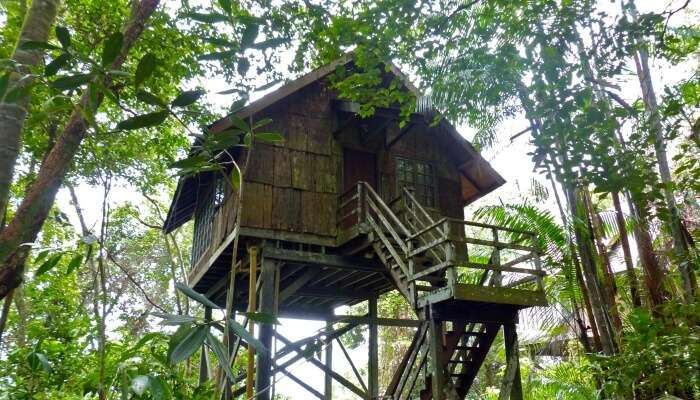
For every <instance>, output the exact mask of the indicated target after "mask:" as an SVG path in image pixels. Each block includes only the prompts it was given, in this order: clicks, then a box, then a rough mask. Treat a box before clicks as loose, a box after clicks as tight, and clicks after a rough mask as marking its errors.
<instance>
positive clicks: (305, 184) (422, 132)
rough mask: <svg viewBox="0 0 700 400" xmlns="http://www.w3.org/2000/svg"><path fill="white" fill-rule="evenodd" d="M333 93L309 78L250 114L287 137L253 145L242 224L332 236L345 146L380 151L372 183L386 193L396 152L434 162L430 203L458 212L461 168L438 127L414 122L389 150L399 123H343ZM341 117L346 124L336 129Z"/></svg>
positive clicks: (220, 223)
mask: <svg viewBox="0 0 700 400" xmlns="http://www.w3.org/2000/svg"><path fill="white" fill-rule="evenodd" d="M332 99H333V95H332V94H330V92H328V91H326V90H325V88H324V85H323V84H322V83H314V84H311V85H309V86H307V87H306V88H304V89H302V90H300V91H299V92H297V93H295V94H293V95H291V96H289V97H287V98H286V99H282V100H280V101H279V102H277V103H275V104H274V105H272V106H270V107H268V108H267V109H266V110H264V111H263V112H261V113H258V114H257V115H255V120H260V119H262V118H270V119H272V120H273V123H271V124H270V125H268V126H266V127H265V128H263V130H264V131H266V132H276V133H280V134H282V135H283V136H284V138H285V141H284V142H282V143H276V144H268V143H256V144H255V145H254V147H253V150H252V154H251V158H250V162H249V165H248V167H247V168H248V169H247V173H246V175H245V184H244V186H243V217H242V227H243V228H252V229H261V230H266V231H274V232H282V233H284V232H287V233H295V234H305V235H309V237H311V236H315V237H321V238H324V239H326V240H334V239H335V237H336V234H337V228H336V216H337V212H336V207H337V204H338V195H339V194H340V193H341V192H342V191H344V190H345V188H343V181H342V178H343V148H344V147H347V148H351V149H355V150H361V151H369V152H373V153H375V154H377V160H378V161H377V164H378V166H377V167H378V168H377V170H378V172H377V174H378V176H377V182H378V184H379V186H380V187H378V188H377V190H378V192H379V193H381V194H382V196H383V197H384V198H385V200H387V201H389V200H391V199H393V198H394V197H395V196H396V195H397V194H398V191H397V187H396V174H395V169H396V165H395V159H394V157H395V156H402V157H406V158H411V159H417V160H422V161H426V162H429V163H431V164H432V165H433V167H434V170H435V174H436V184H437V187H436V191H437V193H438V194H437V196H438V198H437V199H436V200H437V208H436V209H434V210H432V211H433V212H434V213H436V214H442V215H445V216H450V217H457V218H462V217H463V207H462V201H461V194H460V175H459V172H458V171H457V166H456V165H455V162H454V160H451V159H448V158H447V154H448V153H447V146H449V145H448V144H445V143H444V138H443V137H442V136H441V135H440V136H438V135H434V131H432V130H431V129H430V128H428V126H427V125H425V124H422V125H421V124H418V125H415V126H414V127H413V128H412V129H411V130H410V131H409V132H408V133H406V134H404V135H402V137H401V139H400V140H398V141H396V143H394V144H393V146H392V147H391V149H390V150H387V148H386V143H389V142H390V141H391V140H392V139H393V138H395V137H396V136H397V135H398V134H399V132H400V130H401V129H400V127H399V125H398V122H392V123H391V124H389V125H386V123H383V124H382V123H381V121H380V123H379V124H378V123H377V121H376V120H375V121H374V122H372V121H363V120H360V121H359V122H356V123H351V124H345V121H344V119H345V118H346V117H347V115H344V116H343V117H342V118H339V117H337V116H336V115H335V111H334V110H333V108H332ZM341 119H343V121H340V120H341ZM340 124H343V126H344V127H343V128H342V129H341V130H340V132H338V133H337V135H336V136H335V137H334V136H333V131H334V129H337V127H338V126H339V125H340ZM377 126H380V127H381V128H380V129H377ZM453 145H454V144H453ZM241 159H245V151H244V153H243V157H241ZM234 204H235V202H234V201H232V196H230V193H229V195H227V198H226V201H225V204H224V205H223V207H220V208H219V210H217V215H215V217H214V221H213V224H212V225H213V226H212V228H213V229H214V232H213V235H212V246H211V247H213V248H214V249H215V248H216V247H217V245H218V244H220V242H221V241H222V240H223V239H224V238H225V237H226V236H227V234H228V232H230V230H231V229H232V226H233V225H232V222H233V216H234V212H233V210H232V208H233V205H234ZM212 251H213V250H212ZM209 252H210V251H209Z"/></svg>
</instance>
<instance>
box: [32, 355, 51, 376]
mask: <svg viewBox="0 0 700 400" xmlns="http://www.w3.org/2000/svg"><path fill="white" fill-rule="evenodd" d="M27 362H28V363H29V368H31V369H32V371H38V370H39V368H41V369H43V370H44V372H46V373H49V372H51V365H50V364H49V360H48V359H47V358H46V355H44V354H43V353H39V352H36V351H32V352H31V353H29V355H28V356H27Z"/></svg>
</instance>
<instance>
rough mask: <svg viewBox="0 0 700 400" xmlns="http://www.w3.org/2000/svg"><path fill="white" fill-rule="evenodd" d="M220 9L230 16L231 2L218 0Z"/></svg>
mask: <svg viewBox="0 0 700 400" xmlns="http://www.w3.org/2000/svg"><path fill="white" fill-rule="evenodd" d="M219 5H220V6H221V9H222V10H224V11H226V14H231V0H219Z"/></svg>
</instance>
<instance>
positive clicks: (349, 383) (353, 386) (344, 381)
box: [275, 333, 367, 398]
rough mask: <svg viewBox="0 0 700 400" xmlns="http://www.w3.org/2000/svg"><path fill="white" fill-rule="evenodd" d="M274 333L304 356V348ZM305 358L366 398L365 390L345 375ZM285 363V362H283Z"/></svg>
mask: <svg viewBox="0 0 700 400" xmlns="http://www.w3.org/2000/svg"><path fill="white" fill-rule="evenodd" d="M275 335H276V337H277V338H278V339H279V340H280V341H281V342H282V343H284V345H285V346H290V347H292V348H293V350H294V351H295V352H296V353H297V356H298V357H299V358H304V356H303V355H304V354H305V353H304V350H303V349H302V348H301V347H299V346H297V345H295V344H293V343H292V342H291V341H290V340H289V339H287V338H285V337H284V336H282V335H280V334H279V333H275ZM295 358H296V357H295ZM307 360H308V361H309V362H310V363H311V364H312V365H314V366H315V367H317V368H319V369H320V370H321V371H323V372H325V373H327V374H330V375H331V376H332V377H333V379H335V380H336V381H338V383H340V384H341V385H343V386H345V387H346V388H348V389H349V390H350V391H351V392H353V393H355V394H356V395H358V396H360V397H362V398H367V392H365V391H363V390H362V389H360V388H358V387H357V386H355V385H354V384H353V383H352V382H350V381H349V380H347V379H345V377H344V376H342V375H340V374H339V373H337V372H335V371H333V370H331V369H328V368H326V366H325V365H324V364H323V363H322V362H320V361H318V360H317V359H315V358H314V357H310V358H307ZM285 364H287V363H285ZM285 367H286V365H285Z"/></svg>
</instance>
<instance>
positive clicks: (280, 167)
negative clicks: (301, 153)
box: [273, 147, 292, 187]
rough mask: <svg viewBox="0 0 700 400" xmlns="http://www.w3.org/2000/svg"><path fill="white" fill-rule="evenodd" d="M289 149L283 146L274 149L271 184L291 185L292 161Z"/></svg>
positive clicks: (279, 185) (278, 185)
mask: <svg viewBox="0 0 700 400" xmlns="http://www.w3.org/2000/svg"><path fill="white" fill-rule="evenodd" d="M289 153H290V152H289V150H288V149H287V148H285V147H278V148H276V149H275V157H274V160H273V162H274V167H273V170H274V179H273V185H274V186H277V187H291V186H292V162H291V160H290V154H289Z"/></svg>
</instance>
